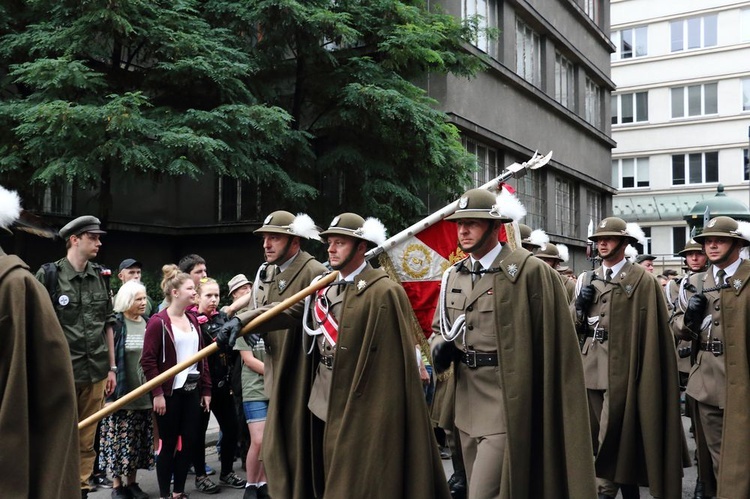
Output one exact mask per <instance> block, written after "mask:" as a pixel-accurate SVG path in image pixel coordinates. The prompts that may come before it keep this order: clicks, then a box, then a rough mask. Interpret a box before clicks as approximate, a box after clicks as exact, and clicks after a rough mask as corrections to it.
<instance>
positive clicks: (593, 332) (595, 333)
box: [586, 327, 609, 343]
mask: <svg viewBox="0 0 750 499" xmlns="http://www.w3.org/2000/svg"><path fill="white" fill-rule="evenodd" d="M586 338H594V340H595V341H598V342H599V343H604V342H605V341H607V340H608V339H609V333H608V332H607V330H606V329H602V328H600V327H597V328H594V329H589V330H588V331H587V332H586Z"/></svg>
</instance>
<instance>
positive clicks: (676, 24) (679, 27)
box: [669, 21, 685, 52]
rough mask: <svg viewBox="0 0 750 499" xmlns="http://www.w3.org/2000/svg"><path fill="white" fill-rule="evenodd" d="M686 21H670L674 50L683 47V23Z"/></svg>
mask: <svg viewBox="0 0 750 499" xmlns="http://www.w3.org/2000/svg"><path fill="white" fill-rule="evenodd" d="M684 23H685V21H672V22H671V23H669V28H670V31H671V38H672V52H677V51H679V50H682V49H683V46H682V43H683V41H682V38H683V34H682V31H683V24H684Z"/></svg>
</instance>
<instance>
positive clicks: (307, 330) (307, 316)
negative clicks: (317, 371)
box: [302, 272, 328, 355]
mask: <svg viewBox="0 0 750 499" xmlns="http://www.w3.org/2000/svg"><path fill="white" fill-rule="evenodd" d="M327 274H328V272H326V273H325V274H322V275H319V276H317V277H315V278H314V279H313V280H312V281H311V282H310V284H311V285H312V284H315V283H316V282H318V281H319V280H321V279H322V278H323V277H324V276H325V275H327ZM314 295H317V292H315V293H313V294H311V295H307V296H306V297H305V310H304V312H302V334H303V337H302V338H303V340H304V335H305V334H307V335H308V336H319V335H321V334H323V330H322V329H321V328H320V327H316V328H315V329H313V328H311V327H310V326H309V325H308V324H312V323H314V321H313V320H312V313H311V312H310V310H311V307H310V304H311V303H312V301H313V296H314ZM303 344H304V341H303ZM314 349H315V342H314V341H313V342H311V344H310V349H309V350H308V351H307V354H308V355H310V354H311V353H312V352H313V350H314Z"/></svg>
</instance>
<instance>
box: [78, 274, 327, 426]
mask: <svg viewBox="0 0 750 499" xmlns="http://www.w3.org/2000/svg"><path fill="white" fill-rule="evenodd" d="M338 275H339V273H338V272H337V271H333V272H331V273H330V274H328V275H326V276H324V277H323V278H321V279H319V280H317V281H315V282H314V283H312V284H310V285H309V286H308V287H306V288H305V289H303V290H301V291H299V292H297V293H295V294H293V295H292V296H290V297H289V298H287V299H286V300H284V301H282V302H280V303H278V304H276V305H275V306H273V307H271V308H270V309H268V310H267V311H266V312H264V313H262V314H261V315H259V316H258V317H256V318H255V319H253V320H251V321H250V322H248V323H247V324H246V325H245V327H243V328H242V330H241V331H240V333H239V336H244V335H245V334H247V333H248V332H250V331H251V330H252V329H254V328H255V327H257V326H259V325H260V324H263V323H264V322H266V321H268V320H269V319H271V318H273V317H275V316H277V315H279V314H280V313H281V312H283V311H284V310H286V309H287V308H289V307H291V306H292V305H294V304H295V303H298V302H300V301H301V300H303V299H304V298H305V297H306V296H308V295H311V294H313V293H314V292H316V291H317V290H319V289H322V288H324V287H325V286H328V285H329V284H330V283H332V282H333V281H334V280H335V279H337V278H338ZM218 351H219V345H217V344H216V343H211V344H210V345H208V346H207V347H205V348H203V349H201V350H200V351H198V352H197V353H196V354H195V355H193V356H192V357H190V358H189V359H186V360H184V361H182V362H180V363H179V364H177V365H175V366H173V367H171V368H170V369H167V370H166V371H164V372H163V373H161V374H159V375H158V376H156V377H155V378H153V379H151V380H150V381H147V382H146V383H144V384H142V385H141V386H139V387H137V388H135V389H133V390H132V391H131V392H128V393H127V394H125V395H123V396H122V397H120V398H119V399H117V400H115V401H114V402H113V403H111V404H109V405H106V406H104V407H103V408H102V409H101V410H99V411H98V412H96V413H94V414H92V415H91V416H89V417H88V418H86V419H84V420H83V421H81V422H80V423H78V429H79V430H80V429H82V428H85V427H87V426H89V425H91V424H93V423H96V422H97V421H99V420H100V419H102V418H104V417H106V416H109V415H110V414H112V413H113V412H115V411H117V410H118V409H119V408H120V407H122V406H124V405H126V404H128V403H130V402H131V401H133V400H135V399H137V398H138V397H140V396H141V395H143V394H145V393H148V392H150V391H151V390H153V389H154V388H156V387H157V386H159V385H161V384H162V383H165V382H166V381H168V380H170V379H172V378H174V377H175V376H176V375H177V374H178V373H180V372H181V371H184V370H185V369H187V368H189V367H190V366H192V365H193V364H195V363H196V362H198V361H200V360H203V358H205V357H208V356H209V355H211V354H212V353H215V352H218Z"/></svg>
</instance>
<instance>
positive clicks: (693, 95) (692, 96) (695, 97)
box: [688, 85, 701, 116]
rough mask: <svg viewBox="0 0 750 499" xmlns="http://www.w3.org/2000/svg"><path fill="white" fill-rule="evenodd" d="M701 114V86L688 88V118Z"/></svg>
mask: <svg viewBox="0 0 750 499" xmlns="http://www.w3.org/2000/svg"><path fill="white" fill-rule="evenodd" d="M700 114H701V86H700V85H693V86H692V87H688V116H699V115H700Z"/></svg>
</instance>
